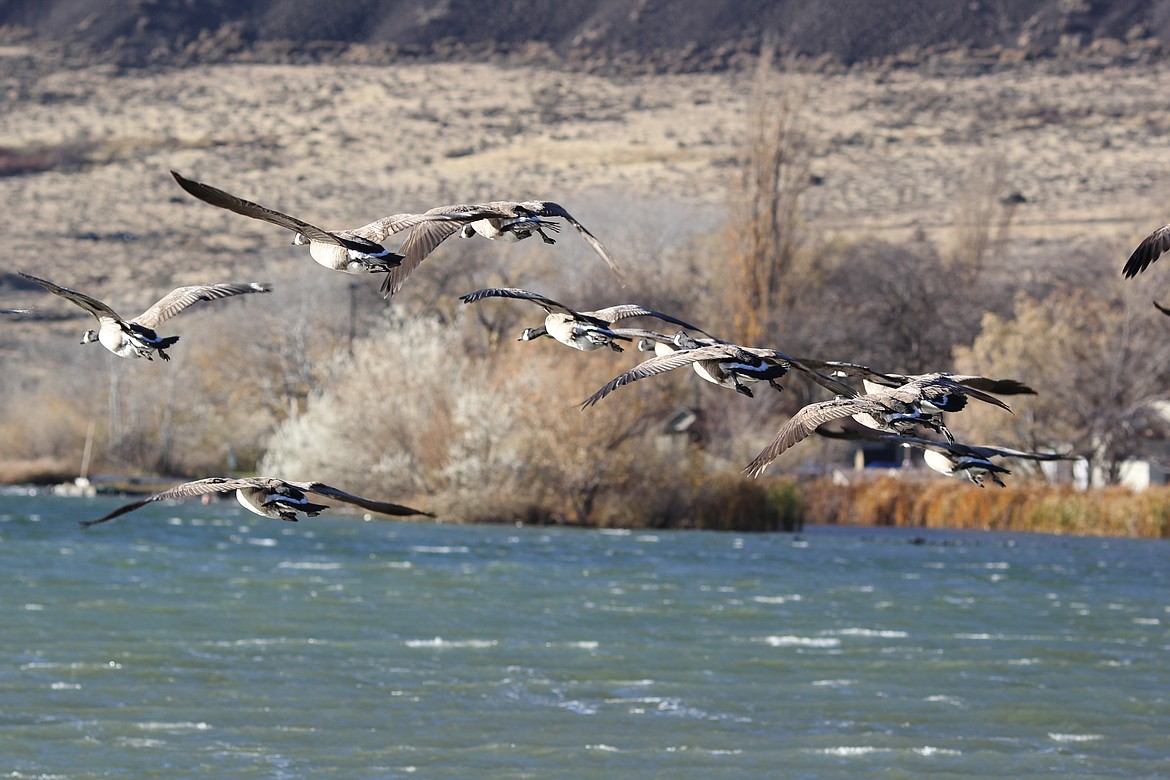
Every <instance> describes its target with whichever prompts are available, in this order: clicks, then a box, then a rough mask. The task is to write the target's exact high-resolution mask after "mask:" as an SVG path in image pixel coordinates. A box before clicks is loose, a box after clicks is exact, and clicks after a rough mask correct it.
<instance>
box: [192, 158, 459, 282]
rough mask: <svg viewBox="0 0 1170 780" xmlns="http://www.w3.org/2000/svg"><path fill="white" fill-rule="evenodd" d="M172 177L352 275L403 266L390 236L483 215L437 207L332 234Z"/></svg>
mask: <svg viewBox="0 0 1170 780" xmlns="http://www.w3.org/2000/svg"><path fill="white" fill-rule="evenodd" d="M171 175H172V176H174V177H175V181H177V182H178V183H179V186H180V187H182V188H183V189H184V190H186V191H187V192H188V193H190V194H191V195H194V196H195V197H196V198H199V200H202V201H204V202H206V203H210V204H211V205H213V206H219V207H220V208H222V209H227V210H228V211H234V212H236V213H237V214H243V215H244V216H245V217H251V218H252V219H259V220H263V221H264V222H271V223H272V224H274V225H279V226H280V227H283V228H287V229H289V230H291V231H293V232H294V233H295V234H296V235H294V236H293V244H294V245H296V246H303V245H305V244H308V245H309V255H310V256H311V257H312V258H313V259H314V260H315V261H317V263H319V264H320V265H323V266H325V267H326V268H329V269H332V270H334V271H343V272H345V273H348V274H379V273H389V272H390V271H391V270H392V269H393V268H395V267H396V266H397V265H398V264H399V263H401V262H402V257H403V256H402V255H400V254H397V253H395V252H391V251H389V250H388V249H386V247H384V246H382V245H381V244H380V243H379V242H380V241H384V240H385V239H386V237H387V236H389V235H392V234H394V233H397V232H399V231H402V230H405V229H407V228H409V227H412V226H414V225H418V224H420V223H436V222H444V223H449V224H450V225H451V226H452V228H451V229H452V231H454V230H457V229H458V228H459V226H460V225H461V224H464V223H465V222H468V221H470V220H472V219H478V218H479V217H480V213H479V212H477V211H474V209H469V210H468V211H467V212H466V213H461V214H447V213H441V212H440V210H438V209H432V210H431V211H429V212H427V213H426V214H394V215H392V216H389V217H384V218H382V219H379V220H377V221H375V222H371V223H370V224H368V225H363V226H362V227H357V228H351V229H348V230H333V231H329V230H322V229H321V228H319V227H316V226H314V225H310V224H309V223H307V222H302V221H301V220H299V219H297V218H296V217H290V216H289V215H288V214H282V213H281V212H279V211H273V210H272V209H270V208H266V207H264V206H261V205H260V204H258V203H253V202H252V201H250V200H244V199H243V198H238V197H236V196H235V195H232V194H231V193H228V192H224V191H223V190H221V189H218V188H216V187H212V186H211V185H209V184H203V183H202V182H197V181H192V180H191V179H187V178H184V177H183V176H181V175H179V174H178V173H176V172H175V171H171ZM383 287H385V285H383Z"/></svg>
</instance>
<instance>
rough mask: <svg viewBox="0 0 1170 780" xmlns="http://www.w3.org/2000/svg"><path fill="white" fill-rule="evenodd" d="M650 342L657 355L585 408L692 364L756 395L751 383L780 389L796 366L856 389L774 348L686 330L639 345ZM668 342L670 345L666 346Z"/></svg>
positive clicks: (837, 387)
mask: <svg viewBox="0 0 1170 780" xmlns="http://www.w3.org/2000/svg"><path fill="white" fill-rule="evenodd" d="M656 336H659V337H660V338H658V337H656ZM663 339H665V341H663ZM649 342H653V343H654V347H653V349H654V352H655V357H652V358H650V359H649V360H645V361H643V362H641V363H639V364H638V365H636V366H634V367H633V368H631V369H630V370H629V371H626V372H625V373H623V374H621V375H619V376H617V377H614V378H613V379H611V380H610V381H609V382H608V383H606V384H605V385H604V386H603V387H601V389H599V390H598V391H597V392H595V393H594V394H593V395H591V396H589V398H587V399H585V401H583V402H582V404H581V408H583V409H585V408H588V407H590V406H592V405H593V404H595V403H597V402H598V401H600V400H601V399H602V398H605V397H606V396H607V395H609V394H610V393H612V392H613V391H614V390H617V389H618V388H619V387H624V386H625V385H628V384H630V383H632V382H637V381H638V380H639V379H645V378H647V377H651V376H656V375H658V374H664V373H666V372H667V371H673V370H674V369H676V368H680V367H682V366H688V365H689V366H691V367H692V368H693V369H694V371H695V373H697V374H698V375H699V376H701V377H702V378H703V379H706V380H707V381H708V382H712V383H713V384H717V385H719V386H720V387H727V388H731V389H732V390H735V391H736V392H737V393H741V394H743V395H746V396H747V397H749V398H751V397H752V391H751V388H749V387H748V385H749V384H752V383H754V382H768V384H770V385H771V386H772V387H774V388H775V389H776V390H783V389H784V388H783V387H781V386H780V384H779V383H778V382H777V381H776V380H777V379H780V378H781V377H783V376H784V375H785V374H787V373H788V371H789V370H790V369H793V368H795V369H796V370H798V371H799V372H801V373H802V374H804V375H805V376H808V377H809V378H811V379H812V380H813V381H814V382H817V383H818V384H820V385H822V386H824V387H828V388H829V389H831V390H832V391H833V392H835V393H838V394H852V393H853V391H852V389H851V388H849V387H846V386H844V385H842V384H840V383H839V382H837V381H836V380H833V379H830V378H829V377H826V376H824V375H822V374H820V373H818V372H816V371H814V370H812V369H810V368H808V367H807V366H806V365H804V364H803V361H802V360H800V359H798V358H793V357H789V356H788V355H785V354H784V353H782V352H777V351H776V350H773V349H759V348H756V347H741V346H739V345H738V344H728V343H726V342H711V341H698V340H696V339H694V338H692V337H691V336H690V335H689V334H687V333H685V332H679V333H677V334H675V335H674V336H673V337H666V336H661V334H650V338H647V339H644V340H643V341H642V342H640V343H639V345H638V346H639V348H642V349H645V348H646V346H647V345H648V343H649ZM664 344H666V345H669V346H665V347H664V346H663V345H664Z"/></svg>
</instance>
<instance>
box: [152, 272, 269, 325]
mask: <svg viewBox="0 0 1170 780" xmlns="http://www.w3.org/2000/svg"><path fill="white" fill-rule="evenodd" d="M271 290H272V287H271V286H270V285H267V284H255V283H253V284H195V285H191V286H189V287H178V288H176V289H174V290H171V291H170V292H169V293H167V294H166V295H164V296H163V297H162V299H161V300H159V301H158V302H157V303H155V304H154V305H153V306H151V307H150V308H149V309H147V310H146V311H144V312H142V314H139V315H138V316H137V317H135V318H134V319H133V320H131V322H136V323H138V324H139V325H143V326H145V327H147V328H151V329H154V328H156V327H158V325H159V324H160V323H162V322H164V321H166V320H169V319H170V318H171V317H174V316H175V315H176V314H178V313H179V312H181V311H183V310H184V309H186V308H188V307H189V306H192V305H193V304H196V303H198V302H199V301H214V300H217V299H219V298H229V297H231V296H233V295H244V294H247V293H262V292H270V291H271Z"/></svg>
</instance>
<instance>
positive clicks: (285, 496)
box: [81, 477, 434, 528]
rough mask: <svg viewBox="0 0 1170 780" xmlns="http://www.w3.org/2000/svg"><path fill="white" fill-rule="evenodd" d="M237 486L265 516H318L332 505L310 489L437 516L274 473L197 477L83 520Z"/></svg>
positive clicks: (244, 501) (375, 507) (240, 496)
mask: <svg viewBox="0 0 1170 780" xmlns="http://www.w3.org/2000/svg"><path fill="white" fill-rule="evenodd" d="M233 490H234V491H235V492H236V500H237V501H239V502H240V504H241V505H242V506H243V507H244V509H247V510H248V511H249V512H254V513H255V514H258V515H262V516H264V517H272V518H275V519H277V520H288V521H290V522H293V523H295V522H297V520H298V518H297V513H298V512H303V513H304V514H305V516H306V517H316V516H317V515H319V514H321V512H323V511H324V510H326V509H328V508H329V507H328V506H327V505H324V504H314V503H312V502H310V501H309V497H308V496H307V495H306V494H307V493H314V494H316V495H318V496H323V497H324V498H327V499H332V500H334V501H340V502H342V503H346V504H353V505H354V506H360V507H361V508H362V509H368V510H370V511H371V512H378V513H379V514H383V515H392V516H395V517H403V516H406V515H425V516H427V517H434V515H432V514H431V513H430V512H423V511H421V510H418V509H411V508H410V507H408V506H402V505H401V504H391V503H388V502H385V501H374V500H372V499H369V498H362V497H361V496H355V495H353V494H352V493H346V492H345V491H344V490H339V489H337V488H335V487H330V486H329V485H326V484H325V483H323V482H286V481H285V480H283V479H275V478H272V477H241V478H239V479H232V478H230V477H210V478H208V479H197V480H195V481H194V482H185V483H183V484H182V485H176V486H175V487H173V488H171V489H169V490H164V491H163V492H161V493H155V494H154V495H152V496H147V497H146V498H140V499H138V500H137V501H132V502H130V503H129V504H126V505H124V506H121V507H119V508H117V509H115V510H114V511H113V512H110V513H109V514H107V515H105V516H103V517H99V518H98V519H96V520H82V521H81V527H82V528H89V527H90V526H91V525H97V524H98V523H104V522H106V521H107V520H113V519H114V518H115V517H119V516H121V515H124V514H126V513H127V512H133V511H134V510H135V509H139V508H141V507H143V506H146V505H147V504H149V503H151V502H153V501H168V500H170V499H176V500H180V501H181V500H183V499H185V498H191V497H192V496H206V495H209V494H211V493H228V492H230V491H233Z"/></svg>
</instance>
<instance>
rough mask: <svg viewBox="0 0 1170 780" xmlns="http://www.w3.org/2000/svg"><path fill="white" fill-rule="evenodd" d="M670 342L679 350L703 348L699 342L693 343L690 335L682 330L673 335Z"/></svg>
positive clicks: (693, 340)
mask: <svg viewBox="0 0 1170 780" xmlns="http://www.w3.org/2000/svg"><path fill="white" fill-rule="evenodd" d="M671 340H672V341H673V342H674V345H675V346H676V347H678V348H679V349H698V348H699V347H701V346H703V345H702V344H700V343H699V342H697V341H695V339H694V338H693V337H692V336H691V334H689V333H687V332H686V331H683V330H680V331H679V332H678V333H676V334H674V338H673V339H671Z"/></svg>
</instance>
